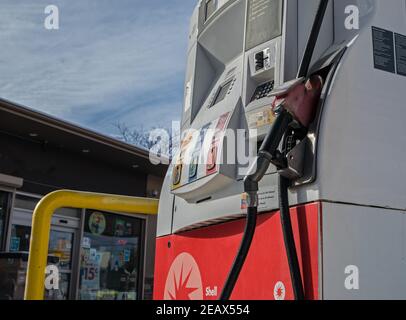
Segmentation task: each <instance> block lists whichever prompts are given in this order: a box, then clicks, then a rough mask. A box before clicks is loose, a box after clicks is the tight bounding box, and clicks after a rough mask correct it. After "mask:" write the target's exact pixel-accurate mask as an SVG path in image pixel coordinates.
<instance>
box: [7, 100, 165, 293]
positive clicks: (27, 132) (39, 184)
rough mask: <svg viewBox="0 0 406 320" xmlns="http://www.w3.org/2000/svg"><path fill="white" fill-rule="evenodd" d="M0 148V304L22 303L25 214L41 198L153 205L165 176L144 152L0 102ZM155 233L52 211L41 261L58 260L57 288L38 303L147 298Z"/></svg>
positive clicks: (127, 219) (137, 219)
mask: <svg viewBox="0 0 406 320" xmlns="http://www.w3.org/2000/svg"><path fill="white" fill-rule="evenodd" d="M0 146H1V148H0V251H1V253H0V299H21V298H22V297H21V287H23V286H24V284H23V283H22V282H23V281H24V277H23V276H22V274H24V272H25V270H24V268H25V267H26V261H25V260H26V257H27V252H28V249H29V244H30V236H31V220H32V213H33V210H34V208H35V206H36V204H37V203H38V202H39V200H40V199H41V198H42V197H43V196H44V195H46V194H48V193H50V192H52V191H55V190H60V189H70V190H79V191H88V192H97V193H107V194H119V195H128V196H134V197H151V198H158V197H159V194H160V190H161V185H162V181H163V177H164V175H165V172H166V170H167V167H166V166H165V165H153V164H151V162H150V160H149V154H148V151H145V150H143V149H140V148H137V147H135V146H132V145H129V144H126V143H123V142H121V141H119V140H116V139H113V138H110V137H107V136H104V135H100V134H98V133H96V132H93V131H90V130H87V129H84V128H81V127H79V126H76V125H73V124H71V123H67V122H64V121H61V120H59V119H56V118H53V117H50V116H48V115H45V114H42V113H39V112H36V111H33V110H31V109H28V108H26V107H22V106H19V105H16V104H14V103H11V102H9V101H5V100H1V99H0ZM155 230H156V217H154V216H147V215H137V216H134V215H126V214H116V213H111V212H100V211H92V210H87V209H86V208H81V209H73V208H64V209H61V210H59V211H57V212H56V214H55V215H54V217H53V221H52V229H51V235H50V244H49V255H50V257H54V258H55V257H56V258H57V260H58V272H59V284H58V286H57V287H58V290H50V291H48V292H47V293H46V297H47V298H48V299H72V300H73V299H78V300H80V299H82V300H96V299H98V300H101V299H112V300H134V299H151V298H152V290H153V287H152V285H153V272H154V255H155ZM1 257H3V258H1ZM7 268H8V269H7ZM10 268H11V269H18V268H20V269H21V270H20V271H19V272H20V274H19V275H12V274H10V273H7V272H8V271H7V272H6V270H9V269H10Z"/></svg>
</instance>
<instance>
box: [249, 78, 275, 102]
mask: <svg viewBox="0 0 406 320" xmlns="http://www.w3.org/2000/svg"><path fill="white" fill-rule="evenodd" d="M274 84H275V81H273V80H272V81H268V82H266V83H264V84H261V85H260V86H259V87H258V88H257V89H256V90H255V92H254V95H253V96H252V99H251V102H252V101H255V100H260V99H262V98H265V97H267V96H268V95H269V94H270V93H271V92H272V90H273V88H274Z"/></svg>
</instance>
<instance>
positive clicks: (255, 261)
mask: <svg viewBox="0 0 406 320" xmlns="http://www.w3.org/2000/svg"><path fill="white" fill-rule="evenodd" d="M320 208H321V205H320V204H319V203H312V204H308V205H304V206H299V207H297V208H292V209H291V216H292V225H293V230H294V235H295V242H296V246H297V250H298V256H299V261H300V265H301V271H302V277H304V285H305V291H306V298H307V299H319V292H318V286H319V283H318V282H319V274H318V268H319V261H318V260H319V252H318V248H319V226H320V221H319V212H320V210H321V209H320ZM244 225H245V220H244V219H242V220H238V221H233V222H228V223H224V224H219V225H215V226H211V227H207V228H202V229H198V230H194V231H191V232H186V233H183V234H177V235H171V236H167V237H162V238H159V239H157V242H156V244H157V245H156V260H155V285H154V299H155V300H216V299H218V298H219V296H220V293H221V290H222V287H223V284H224V282H225V280H226V278H227V275H228V272H229V271H230V268H231V265H232V263H233V261H234V258H235V255H236V253H237V250H238V248H239V245H240V242H241V237H242V233H243V230H244ZM303 275H304V276H303ZM293 298H294V296H293V290H292V285H291V280H290V273H289V266H288V262H287V257H286V253H285V246H284V241H283V234H282V229H281V222H280V215H279V212H273V213H268V214H263V215H261V216H259V218H258V227H257V230H256V233H255V237H254V240H253V243H252V247H251V250H250V252H249V254H248V257H247V260H246V263H245V265H244V268H243V270H242V272H241V275H240V278H239V280H238V282H237V284H236V287H235V289H234V293H233V295H232V299H233V300H250V299H251V300H252V299H255V300H273V299H277V300H284V299H285V300H292V299H293Z"/></svg>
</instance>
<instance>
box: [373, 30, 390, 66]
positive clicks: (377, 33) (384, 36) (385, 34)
mask: <svg viewBox="0 0 406 320" xmlns="http://www.w3.org/2000/svg"><path fill="white" fill-rule="evenodd" d="M372 39H373V48H374V65H375V69H378V70H383V71H387V72H391V73H395V72H396V70H395V46H394V41H393V32H391V31H388V30H384V29H380V28H377V27H372Z"/></svg>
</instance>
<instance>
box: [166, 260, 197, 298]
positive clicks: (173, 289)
mask: <svg viewBox="0 0 406 320" xmlns="http://www.w3.org/2000/svg"><path fill="white" fill-rule="evenodd" d="M164 299H165V300H203V284H202V277H201V274H200V270H199V266H198V265H197V263H196V261H195V259H194V258H193V257H192V256H191V255H190V254H188V253H182V254H180V255H179V256H178V257H177V258H176V259H175V261H174V262H173V263H172V266H171V268H170V270H169V272H168V277H167V279H166V284H165V293H164Z"/></svg>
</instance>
